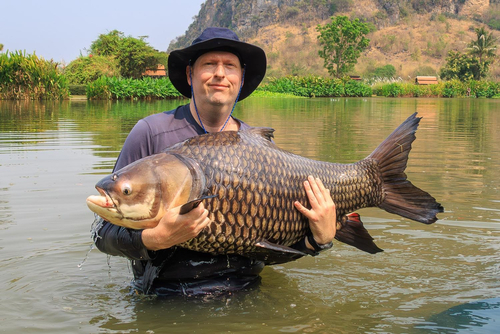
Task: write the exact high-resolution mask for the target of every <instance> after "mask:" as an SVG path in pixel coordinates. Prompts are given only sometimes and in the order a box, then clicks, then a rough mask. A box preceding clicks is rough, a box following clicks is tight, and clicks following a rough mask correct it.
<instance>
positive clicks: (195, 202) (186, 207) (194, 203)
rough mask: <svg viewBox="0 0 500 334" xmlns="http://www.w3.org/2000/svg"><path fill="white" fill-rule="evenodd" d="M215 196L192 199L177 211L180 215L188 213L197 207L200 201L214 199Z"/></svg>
mask: <svg viewBox="0 0 500 334" xmlns="http://www.w3.org/2000/svg"><path fill="white" fill-rule="evenodd" d="M214 197H216V195H210V196H202V197H200V198H197V199H194V200H192V201H189V202H187V203H186V204H183V205H182V206H181V208H180V210H179V213H180V214H181V215H183V214H186V213H188V212H189V211H191V210H193V209H194V208H196V207H198V205H200V203H201V201H203V200H205V199H209V198H214Z"/></svg>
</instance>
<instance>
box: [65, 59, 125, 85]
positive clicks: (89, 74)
mask: <svg viewBox="0 0 500 334" xmlns="http://www.w3.org/2000/svg"><path fill="white" fill-rule="evenodd" d="M64 74H65V75H66V77H67V78H68V81H69V83H71V84H74V85H86V84H88V83H89V82H92V81H95V80H97V79H98V78H100V77H102V76H106V77H115V76H119V75H120V71H119V70H118V63H117V61H116V59H115V58H114V57H111V56H88V57H83V56H80V57H79V58H77V59H75V60H73V61H72V62H71V63H69V64H68V66H66V68H65V69H64Z"/></svg>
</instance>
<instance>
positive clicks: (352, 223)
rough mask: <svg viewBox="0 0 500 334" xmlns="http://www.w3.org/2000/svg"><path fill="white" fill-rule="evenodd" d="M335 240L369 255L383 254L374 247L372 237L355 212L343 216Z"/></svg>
mask: <svg viewBox="0 0 500 334" xmlns="http://www.w3.org/2000/svg"><path fill="white" fill-rule="evenodd" d="M335 239H337V240H338V241H341V242H343V243H346V244H348V245H351V246H354V247H356V248H357V249H360V250H362V251H365V252H368V253H370V254H375V253H378V252H383V250H382V249H380V248H378V247H377V245H375V243H374V242H373V238H372V236H371V235H370V234H369V233H368V231H367V230H366V229H365V227H364V226H363V222H362V221H361V217H360V215H359V214H357V213H355V212H353V213H350V214H347V215H345V216H344V218H343V219H342V222H341V228H340V229H338V230H337V233H336V234H335Z"/></svg>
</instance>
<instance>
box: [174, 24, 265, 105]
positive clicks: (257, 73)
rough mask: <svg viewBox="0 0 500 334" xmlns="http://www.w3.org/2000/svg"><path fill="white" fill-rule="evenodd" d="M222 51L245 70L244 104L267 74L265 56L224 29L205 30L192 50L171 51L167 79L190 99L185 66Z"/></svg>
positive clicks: (240, 98)
mask: <svg viewBox="0 0 500 334" xmlns="http://www.w3.org/2000/svg"><path fill="white" fill-rule="evenodd" d="M216 50H223V51H229V52H233V53H234V54H235V55H237V56H238V58H239V59H240V62H241V66H245V78H244V83H243V87H242V88H241V93H240V97H239V100H240V101H241V100H243V99H244V98H246V97H247V96H249V95H250V94H252V92H253V91H254V90H255V89H256V88H257V87H258V86H259V84H260V82H261V81H262V79H264V75H265V74H266V67H267V61H266V53H265V52H264V50H262V49H261V48H259V47H258V46H255V45H252V44H248V43H245V42H242V41H240V39H239V38H238V36H237V35H236V34H235V33H234V32H233V31H231V30H230V29H227V28H207V29H205V30H204V31H203V32H202V33H201V35H200V36H199V37H198V38H196V39H195V40H194V41H193V43H192V44H191V46H188V47H187V48H184V49H179V50H175V51H172V52H171V53H170V56H169V57H168V77H169V78H170V81H171V82H172V84H173V85H174V87H175V88H177V90H178V91H179V92H180V93H181V94H182V95H184V96H185V97H187V98H190V97H191V86H190V85H189V84H188V81H187V78H186V66H188V65H189V64H190V62H191V63H194V61H195V60H196V58H198V57H199V56H200V55H202V54H203V53H206V52H209V51H216Z"/></svg>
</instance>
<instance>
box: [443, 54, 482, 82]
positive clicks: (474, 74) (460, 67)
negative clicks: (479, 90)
mask: <svg viewBox="0 0 500 334" xmlns="http://www.w3.org/2000/svg"><path fill="white" fill-rule="evenodd" d="M482 74H483V72H482V70H481V65H480V64H479V59H478V58H476V57H470V56H469V55H467V54H464V53H460V52H458V51H450V52H448V57H446V65H445V66H444V67H443V68H441V70H440V73H439V75H440V76H441V79H443V80H452V79H458V80H462V81H467V80H472V79H473V80H480V79H481V77H482Z"/></svg>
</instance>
